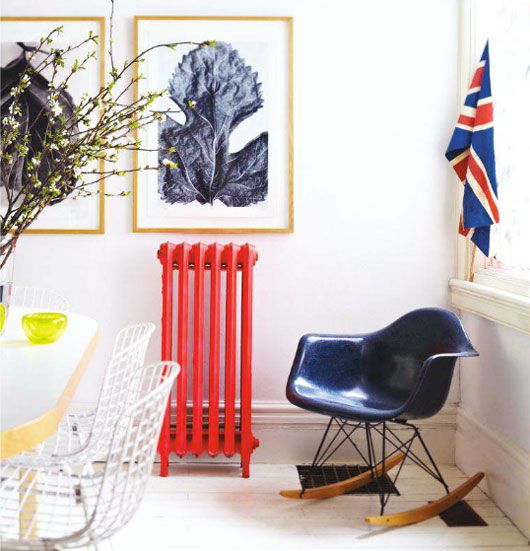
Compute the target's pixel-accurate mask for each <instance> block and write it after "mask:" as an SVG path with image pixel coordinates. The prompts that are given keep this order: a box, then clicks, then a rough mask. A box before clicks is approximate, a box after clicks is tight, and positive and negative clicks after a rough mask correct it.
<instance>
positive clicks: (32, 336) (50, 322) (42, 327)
mask: <svg viewBox="0 0 530 551" xmlns="http://www.w3.org/2000/svg"><path fill="white" fill-rule="evenodd" d="M67 324H68V318H67V317H66V315H65V314H60V313H59V312H37V313H35V314H26V315H25V316H23V318H22V329H24V333H26V337H28V339H29V340H30V341H31V342H33V343H35V344H48V343H51V342H55V341H56V340H57V339H59V338H60V337H61V335H62V334H63V333H64V330H65V329H66V325H67Z"/></svg>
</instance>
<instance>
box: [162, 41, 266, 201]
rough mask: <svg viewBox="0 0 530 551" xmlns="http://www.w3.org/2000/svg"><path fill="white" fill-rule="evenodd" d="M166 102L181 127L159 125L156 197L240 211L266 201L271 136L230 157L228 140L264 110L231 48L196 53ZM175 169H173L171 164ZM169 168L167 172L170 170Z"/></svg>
mask: <svg viewBox="0 0 530 551" xmlns="http://www.w3.org/2000/svg"><path fill="white" fill-rule="evenodd" d="M169 94H170V97H171V99H172V100H173V101H174V102H175V103H176V104H177V105H178V106H179V107H180V109H182V111H184V113H185V115H186V122H185V123H184V124H180V123H178V122H176V121H174V120H173V119H172V118H170V117H168V118H167V119H166V120H165V121H164V122H162V123H161V124H160V137H159V139H160V146H161V147H162V148H165V149H166V151H167V150H170V149H171V151H174V153H171V154H170V155H168V154H167V153H165V154H162V153H161V162H162V163H163V162H164V158H167V159H168V161H170V162H171V164H170V163H169V162H167V161H166V163H165V164H166V167H165V168H164V169H162V170H161V171H160V172H159V180H158V191H159V194H160V197H161V198H162V199H163V200H164V201H166V202H168V203H171V204H173V203H191V202H192V201H198V202H199V203H201V204H207V203H208V204H212V205H213V203H214V201H216V200H218V201H221V202H223V203H224V204H225V205H227V206H229V207H245V206H248V205H251V204H254V203H259V202H260V201H263V200H264V199H265V198H266V197H267V188H268V181H267V166H268V149H267V144H268V133H267V132H263V133H261V134H260V135H259V136H257V137H256V138H254V139H253V140H251V141H250V142H248V143H247V144H246V145H245V147H243V148H242V149H241V150H239V151H237V152H234V153H231V152H230V151H229V145H230V134H231V133H232V132H233V130H234V129H235V128H236V127H237V125H238V124H240V123H241V122H242V121H244V120H245V119H247V118H248V117H250V116H251V115H252V114H254V113H255V112H256V111H257V110H258V109H260V108H261V107H262V105H263V98H262V94H261V84H260V83H259V82H258V75H257V73H255V72H253V71H252V68H251V67H249V66H248V65H245V61H244V60H243V59H242V58H241V56H240V55H239V53H238V51H237V50H235V49H234V48H232V46H231V45H230V44H226V43H224V42H217V43H215V44H214V45H213V46H200V47H198V48H195V49H194V50H192V51H191V52H190V53H188V54H187V55H186V56H184V58H183V59H182V61H181V62H180V63H179V65H178V66H177V68H176V69H175V72H174V73H173V76H172V78H171V80H170V82H169ZM174 163H176V167H175V164H174ZM167 165H169V166H167Z"/></svg>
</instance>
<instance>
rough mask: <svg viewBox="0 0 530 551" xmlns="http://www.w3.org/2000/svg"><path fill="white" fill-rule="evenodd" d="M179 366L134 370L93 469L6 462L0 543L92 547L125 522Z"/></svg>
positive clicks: (136, 500)
mask: <svg viewBox="0 0 530 551" xmlns="http://www.w3.org/2000/svg"><path fill="white" fill-rule="evenodd" d="M179 369H180V368H179V366H178V364H176V363H175V362H169V361H166V362H158V363H156V364H151V365H149V366H146V367H144V368H143V369H141V370H137V371H136V376H135V378H136V379H137V383H138V384H137V385H136V389H137V392H136V394H135V398H134V400H133V401H132V403H131V404H129V405H128V406H127V408H126V409H125V410H124V411H123V412H122V413H121V415H120V416H119V417H118V419H117V420H116V422H115V423H114V427H113V431H112V439H111V443H110V446H109V449H108V454H107V456H106V462H105V463H104V464H101V465H99V467H100V468H97V466H96V468H94V469H93V470H92V471H88V470H87V469H86V468H76V467H74V466H73V465H69V464H64V465H54V466H52V467H48V468H46V467H34V468H23V467H20V466H16V465H11V466H10V468H11V472H10V473H8V476H6V477H5V478H3V479H2V481H1V483H0V536H1V541H2V545H3V546H2V549H6V550H7V549H12V550H22V549H24V550H28V549H45V550H48V549H62V548H74V547H84V546H87V545H93V546H95V547H97V543H98V542H99V541H102V540H104V539H107V538H109V537H110V536H112V535H113V534H114V533H115V532H117V531H118V530H119V529H121V528H122V527H123V526H124V525H125V524H126V523H127V522H129V520H130V519H131V518H132V516H133V515H134V513H135V512H136V510H137V508H138V506H139V504H140V502H141V500H142V497H143V494H144V491H145V488H146V484H147V481H148V478H149V475H150V473H151V470H152V466H153V462H154V458H155V453H156V447H157V443H158V438H159V434H160V429H161V424H162V419H163V416H164V414H165V410H166V407H167V401H168V398H169V395H170V391H171V386H172V384H173V383H174V380H175V378H176V376H177V374H178V371H179Z"/></svg>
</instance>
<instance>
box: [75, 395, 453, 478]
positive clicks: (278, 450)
mask: <svg viewBox="0 0 530 551" xmlns="http://www.w3.org/2000/svg"><path fill="white" fill-rule="evenodd" d="M221 405H222V404H221ZM92 407H94V404H88V403H82V402H76V403H75V404H74V407H73V409H75V410H76V411H88V410H90V409H91V408H92ZM190 407H191V404H190ZM236 409H237V408H236ZM172 410H174V406H173V407H172ZM204 414H205V415H207V408H206V404H205V410H204ZM328 421H329V417H325V416H324V415H319V414H317V413H311V412H308V411H304V410H302V409H300V408H297V407H295V406H293V405H292V404H290V403H289V402H287V401H254V402H253V403H252V430H253V432H254V435H255V436H256V438H259V440H260V442H261V443H260V446H259V448H258V449H257V450H255V451H254V453H253V454H252V462H254V463H281V464H283V463H288V464H296V463H308V462H310V461H311V460H312V459H313V456H314V454H315V451H316V448H317V446H318V444H319V442H320V439H321V438H322V436H323V434H324V430H325V429H326V425H327V423H328ZM417 425H418V427H420V429H421V434H422V437H423V438H424V439H425V441H426V443H427V445H428V446H429V449H430V451H431V453H432V455H433V456H434V459H435V461H436V462H437V463H439V464H440V465H454V463H455V430H456V404H454V403H447V404H446V405H445V407H444V408H443V409H442V411H441V412H440V413H438V414H437V415H435V416H434V417H431V418H429V419H425V420H423V421H418V422H417ZM392 428H393V429H395V430H396V431H397V433H398V434H399V436H400V438H401V439H402V440H405V439H406V437H407V433H410V432H411V431H410V430H404V429H402V428H401V427H400V426H399V425H393V426H392ZM373 439H374V445H375V447H376V451H377V453H378V454H379V453H380V447H379V445H380V440H381V438H380V437H379V436H378V435H377V434H375V433H374V435H373ZM354 441H355V443H356V444H357V445H358V446H359V447H360V449H361V451H362V452H363V453H365V451H366V443H365V442H366V440H365V433H364V432H363V431H362V430H360V429H359V430H358V431H357V432H356V435H355V439H354ZM337 442H338V439H337ZM414 451H415V452H416V453H419V454H420V455H421V457H423V458H424V459H426V458H425V456H424V455H423V454H421V450H420V448H419V447H418V446H417V445H416V444H415V447H414ZM333 459H334V460H336V461H339V462H351V463H355V462H357V461H359V459H360V458H359V456H358V455H357V453H356V452H355V450H354V449H353V447H352V446H351V444H350V443H349V442H346V443H345V444H344V446H343V447H342V448H341V449H340V450H339V452H338V453H337V454H336V455H335V456H334V457H333ZM180 461H184V462H189V463H195V462H199V463H203V462H207V463H211V462H214V463H234V462H236V461H239V457H238V456H234V457H232V458H226V457H224V456H223V455H219V456H218V457H215V458H212V457H209V456H208V455H207V454H205V455H203V456H200V457H195V456H193V455H191V454H189V455H187V456H185V457H184V458H182V459H179V458H178V457H177V456H176V455H175V454H171V455H170V462H180ZM426 476H427V475H426Z"/></svg>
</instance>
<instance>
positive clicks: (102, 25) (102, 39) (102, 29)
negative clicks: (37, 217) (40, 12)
mask: <svg viewBox="0 0 530 551" xmlns="http://www.w3.org/2000/svg"><path fill="white" fill-rule="evenodd" d="M10 21H11V22H12V21H17V22H20V21H28V22H29V21H32V22H46V21H50V22H60V21H63V22H67V21H75V22H83V21H89V22H93V23H97V24H99V32H98V36H99V44H98V46H99V55H98V58H99V83H100V86H101V87H102V86H104V85H105V43H106V35H105V33H106V21H105V17H98V16H64V17H60V16H57V17H56V16H1V17H0V23H4V22H10ZM104 168H105V163H104V161H100V170H101V171H103V170H104ZM98 208H99V219H98V227H97V228H93V229H84V228H79V229H73V228H38V229H31V228H30V229H27V230H25V231H24V234H76V233H78V234H102V233H105V182H104V180H101V182H100V183H99V201H98Z"/></svg>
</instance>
